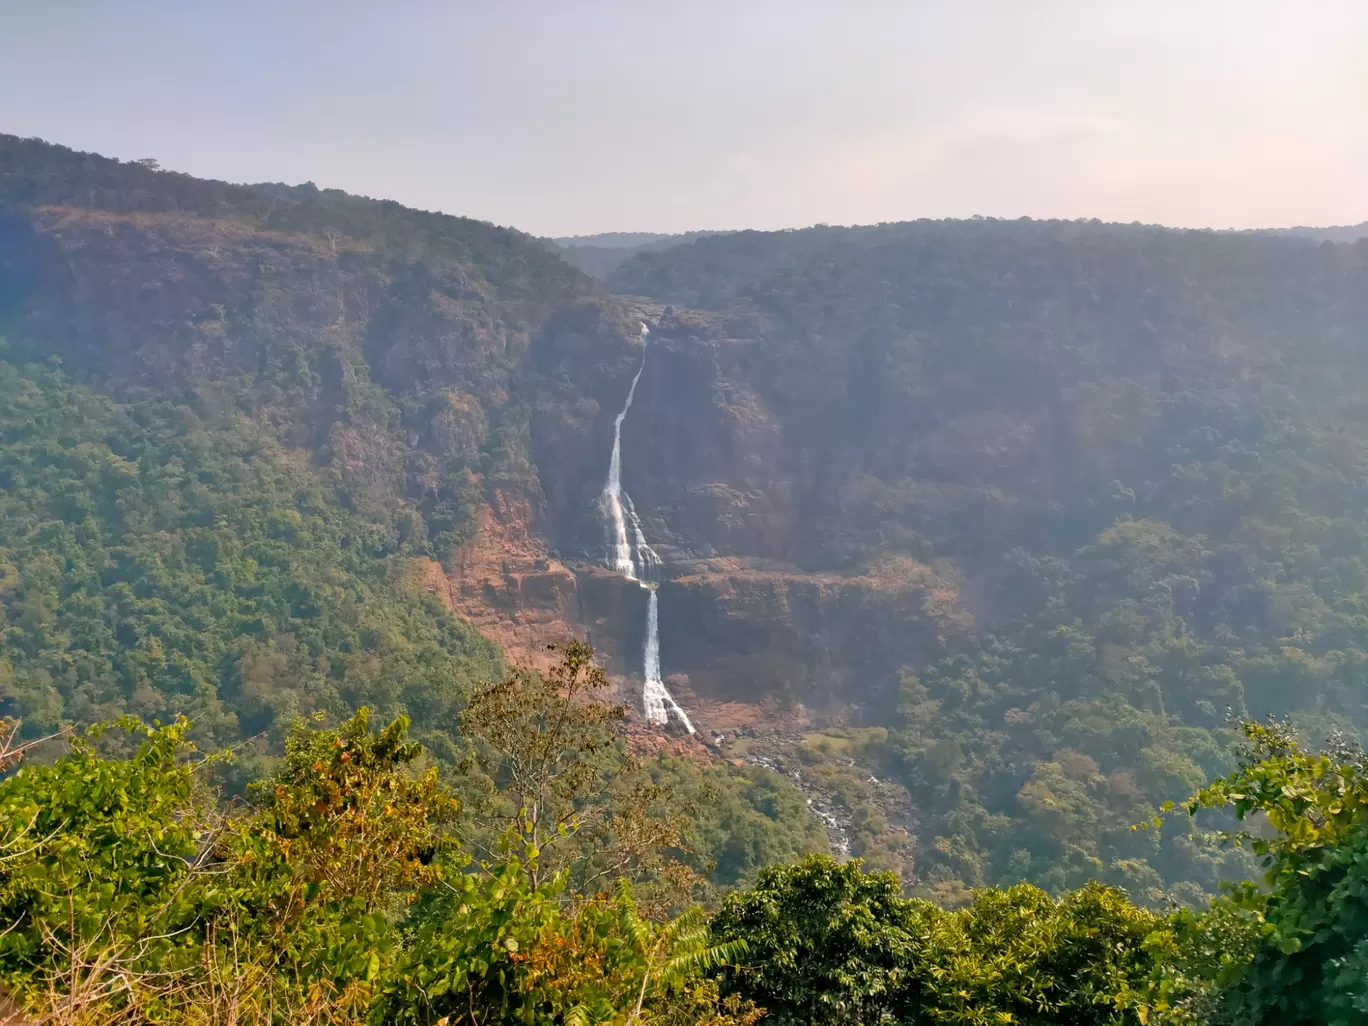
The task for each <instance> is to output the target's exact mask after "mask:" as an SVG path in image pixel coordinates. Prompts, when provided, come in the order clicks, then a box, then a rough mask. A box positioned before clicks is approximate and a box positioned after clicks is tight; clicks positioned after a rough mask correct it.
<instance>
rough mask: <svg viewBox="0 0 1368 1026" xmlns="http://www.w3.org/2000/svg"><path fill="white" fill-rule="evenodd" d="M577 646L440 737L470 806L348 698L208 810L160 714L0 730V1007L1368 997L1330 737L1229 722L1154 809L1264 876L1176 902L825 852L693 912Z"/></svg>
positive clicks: (339, 1012) (430, 1018)
mask: <svg viewBox="0 0 1368 1026" xmlns="http://www.w3.org/2000/svg"><path fill="white" fill-rule="evenodd" d="M590 657H591V653H590V652H589V651H588V650H587V649H585V648H584V647H583V646H579V645H572V646H570V647H569V649H568V650H566V651H565V652H564V653H563V657H562V661H561V663H560V665H559V666H558V667H557V668H556V669H555V670H554V671H553V672H551V673H550V674H549V675H547V676H546V677H542V676H540V675H537V674H528V673H514V674H512V675H510V676H509V677H507V678H505V679H504V680H502V681H500V682H498V683H486V684H483V685H480V686H478V687H477V688H476V689H475V690H474V691H473V692H472V694H471V701H470V705H469V707H468V709H467V712H466V715H465V721H464V723H463V727H464V730H463V733H464V734H465V736H467V737H468V738H469V739H470V740H471V742H472V746H473V752H472V756H473V758H475V759H476V760H477V761H478V762H479V763H480V764H481V765H483V766H484V767H486V768H487V769H489V770H490V771H491V778H490V779H491V781H492V782H493V783H494V785H495V786H494V787H493V789H492V790H491V791H490V792H489V793H487V794H486V795H485V796H484V797H483V798H477V799H475V800H474V801H472V802H471V803H469V804H464V803H462V802H460V801H458V800H457V798H456V796H455V795H454V794H453V793H452V792H451V791H450V790H449V789H448V788H446V787H445V786H443V784H442V782H441V780H440V775H439V772H438V770H437V768H436V767H435V766H431V765H427V766H425V765H424V764H425V762H426V761H427V760H426V758H425V754H424V752H423V749H422V746H421V745H419V744H417V743H416V742H413V741H411V740H410V739H409V738H408V734H407V728H408V724H407V721H406V720H404V719H402V718H401V719H398V720H395V721H394V722H392V723H390V724H389V725H387V726H383V727H379V728H378V729H377V727H376V726H373V725H372V723H371V721H370V717H369V714H368V711H367V710H366V709H362V710H361V711H359V712H358V713H357V714H356V715H355V716H353V717H351V718H350V719H348V720H346V721H345V722H343V723H342V724H340V725H339V726H337V727H335V728H325V727H320V726H315V725H311V724H308V723H306V722H303V721H300V722H299V723H297V724H296V726H295V727H294V728H293V729H292V730H291V732H290V733H289V735H288V739H287V743H286V748H285V752H286V755H285V758H284V761H283V762H282V763H281V764H280V766H279V767H278V769H277V771H276V772H275V774H274V775H272V776H271V777H268V778H266V779H264V780H262V781H261V782H259V783H258V784H256V785H255V786H254V787H253V788H251V789H250V791H249V794H248V797H247V799H246V801H243V802H236V803H231V804H224V803H222V802H220V801H216V800H215V794H214V792H213V791H212V789H211V788H210V787H209V782H210V780H211V779H212V776H213V771H214V767H215V765H216V763H217V761H218V760H217V759H216V758H214V757H209V758H205V757H204V756H202V755H201V754H200V753H199V752H198V751H197V750H196V748H195V746H194V745H193V744H191V743H190V741H189V740H188V735H187V726H188V725H187V724H186V723H185V721H183V720H178V721H176V722H175V723H173V724H170V725H167V726H150V727H149V726H146V725H143V724H142V723H140V722H138V721H137V720H135V719H133V718H125V719H123V720H121V721H119V722H117V723H113V724H105V725H99V726H97V727H95V728H91V729H89V730H87V731H85V732H84V733H82V734H79V735H74V736H67V737H65V738H62V739H57V740H53V741H48V742H41V741H40V742H37V743H34V742H30V743H28V744H20V743H18V742H17V740H16V738H17V731H16V729H15V726H14V725H13V724H10V725H9V733H8V740H7V742H6V743H5V745H4V751H3V755H4V758H5V761H6V764H7V765H9V767H10V769H11V772H10V773H9V775H8V776H7V777H6V779H5V780H4V781H3V782H0V832H2V833H3V837H0V845H2V846H3V848H2V850H3V853H4V854H3V858H2V859H0V916H3V918H4V921H5V923H6V929H5V932H4V935H3V936H0V981H2V982H3V984H4V986H5V988H6V991H7V995H6V1000H7V1001H9V1002H11V1007H12V1008H17V1007H23V1008H26V1009H28V1010H29V1011H30V1014H31V1015H32V1016H33V1018H32V1020H31V1021H34V1022H43V1023H53V1024H57V1023H63V1024H66V1023H92V1024H93V1023H105V1024H108V1023H127V1024H143V1023H148V1024H150V1023H215V1024H218V1023H224V1024H227V1023H243V1024H249V1023H281V1024H284V1023H289V1024H292V1026H300V1024H310V1023H357V1024H359V1023H363V1022H366V1023H374V1024H386V1023H396V1024H397V1023H421V1024H425V1026H436V1024H439V1023H440V1024H446V1026H451V1024H456V1023H462V1024H470V1026H475V1024H477V1023H505V1022H506V1023H623V1024H626V1023H711V1024H714V1026H723V1024H752V1023H754V1022H756V1021H757V1020H761V1021H768V1022H776V1023H793V1024H799V1023H802V1024H824V1023H830V1024H862V1026H863V1024H869V1026H875V1024H887V1023H906V1024H920V1023H927V1024H930V1023H973V1024H982V1026H989V1024H1002V1023H1022V1024H1033V1026H1046V1024H1059V1023H1070V1024H1079V1026H1084V1024H1098V1026H1102V1024H1106V1026H1123V1024H1126V1026H1151V1024H1161V1023H1166V1024H1201V1023H1205V1024H1218V1023H1229V1024H1235V1023H1240V1024H1244V1026H1263V1024H1268V1026H1273V1024H1299V1026H1300V1024H1305V1026H1311V1024H1327V1026H1330V1024H1333V1026H1348V1024H1350V1023H1354V1022H1358V1021H1361V1017H1362V1015H1363V1014H1364V1012H1365V1011H1368V987H1365V986H1364V982H1363V981H1364V978H1365V975H1364V971H1363V970H1364V967H1365V961H1364V960H1365V957H1368V955H1366V953H1365V948H1368V944H1365V940H1364V935H1365V932H1364V923H1365V916H1366V915H1368V907H1365V904H1366V901H1368V899H1365V897H1364V895H1365V893H1368V892H1366V891H1365V887H1364V879H1363V877H1364V866H1365V865H1368V836H1366V835H1365V825H1366V824H1368V782H1366V780H1368V778H1366V777H1365V774H1368V764H1366V763H1365V758H1364V755H1363V753H1362V751H1361V750H1352V749H1349V748H1342V749H1340V750H1337V751H1332V752H1328V753H1326V754H1312V753H1308V752H1304V751H1303V750H1301V749H1300V748H1299V747H1298V746H1297V744H1296V743H1295V741H1293V740H1292V739H1291V737H1290V736H1289V735H1288V734H1287V733H1286V732H1285V730H1283V729H1282V728H1278V727H1271V728H1270V727H1259V726H1248V727H1247V728H1246V735H1247V739H1248V746H1247V748H1246V749H1245V752H1244V755H1243V757H1242V758H1241V761H1240V765H1239V766H1238V767H1237V768H1236V769H1235V770H1234V771H1232V773H1231V774H1229V775H1228V776H1226V777H1224V778H1222V779H1219V780H1216V781H1214V782H1212V783H1211V784H1210V785H1209V786H1207V787H1205V788H1203V789H1200V790H1199V791H1198V792H1197V793H1196V794H1195V795H1193V796H1192V797H1191V798H1190V799H1189V802H1188V804H1187V807H1186V809H1184V810H1175V811H1174V812H1173V813H1171V815H1179V816H1180V815H1184V814H1185V812H1196V811H1197V810H1198V809H1200V808H1206V807H1227V806H1229V807H1232V808H1233V810H1234V812H1235V813H1236V815H1238V816H1239V817H1240V818H1241V819H1250V820H1251V821H1253V820H1256V819H1257V820H1261V821H1263V823H1264V824H1265V825H1264V826H1262V827H1260V828H1259V829H1257V830H1256V832H1255V837H1254V839H1251V838H1250V837H1249V835H1248V834H1242V833H1239V832H1232V833H1230V834H1229V835H1228V840H1229V842H1230V843H1232V844H1236V845H1239V844H1244V845H1246V846H1247V847H1249V848H1250V849H1251V850H1252V852H1253V853H1254V854H1255V855H1257V856H1258V857H1259V858H1260V859H1261V860H1262V863H1263V866H1264V869H1265V872H1264V880H1263V885H1262V886H1256V885H1254V884H1247V885H1244V886H1241V887H1237V888H1234V889H1233V890H1231V891H1230V892H1229V893H1228V894H1227V896H1225V897H1223V898H1221V899H1219V900H1217V901H1216V902H1213V903H1212V904H1211V905H1210V907H1209V908H1207V909H1205V910H1202V911H1198V912H1194V911H1181V912H1173V913H1170V914H1168V915H1161V914H1159V913H1156V912H1152V911H1149V910H1146V909H1144V908H1141V907H1139V906H1136V905H1134V904H1132V903H1131V902H1130V901H1128V900H1127V898H1126V896H1125V895H1124V893H1123V892H1121V891H1118V890H1114V889H1109V888H1107V887H1104V886H1102V885H1099V884H1096V883H1090V884H1087V885H1085V886H1083V887H1082V888H1079V889H1077V890H1073V891H1069V892H1065V893H1061V894H1059V895H1057V896H1051V895H1049V894H1047V893H1046V892H1044V891H1042V890H1040V889H1038V888H1035V887H1033V886H1031V885H1028V884H1019V885H1016V886H1013V887H1010V888H1007V889H1003V890H992V889H986V890H980V891H976V892H975V893H974V895H973V896H972V900H971V901H970V902H969V903H968V904H966V905H964V906H963V907H961V908H958V909H955V910H945V909H943V908H942V907H941V906H938V905H936V904H934V903H931V902H926V901H922V900H919V899H908V898H905V897H903V896H902V894H901V886H900V883H899V881H898V879H897V878H896V877H895V876H893V875H892V874H887V873H866V872H865V871H864V870H863V869H862V868H861V866H860V864H859V862H858V861H855V862H847V863H838V862H836V861H834V860H832V859H831V858H830V857H828V856H809V857H808V858H806V859H804V860H802V861H799V862H797V863H793V864H780V865H775V866H771V867H770V868H768V869H765V870H764V871H762V872H761V874H760V876H759V878H758V879H757V880H756V881H755V882H754V883H753V885H751V886H748V887H743V888H741V889H738V890H735V891H733V892H732V893H730V894H728V895H727V896H726V897H725V898H724V899H722V900H721V901H720V903H717V902H709V905H708V906H707V907H705V906H703V905H699V904H696V903H695V900H694V899H695V898H696V896H697V893H698V892H697V887H698V884H699V878H698V876H697V874H696V873H694V872H692V871H691V870H690V867H689V865H688V861H687V855H686V854H685V847H686V842H685V841H684V839H683V836H682V835H681V834H680V833H679V832H678V830H677V826H676V821H675V820H674V819H673V818H672V816H671V815H670V813H669V812H668V806H669V799H670V795H669V794H668V790H669V789H668V788H666V787H660V786H658V785H647V787H646V788H645V789H644V790H643V789H642V787H641V786H638V785H635V784H632V783H631V782H630V780H629V779H628V778H630V776H631V771H630V765H629V764H630V759H629V758H628V757H627V756H626V753H625V751H624V749H623V746H622V742H621V739H620V737H619V736H618V735H617V734H616V733H615V732H614V730H613V728H612V725H613V722H614V721H615V720H616V719H617V718H619V717H620V716H621V715H622V711H621V710H620V709H619V708H617V707H614V706H611V705H607V704H605V703H603V702H601V701H598V700H597V699H596V698H595V692H596V691H597V689H598V688H599V687H601V686H602V684H603V680H602V673H601V671H598V670H596V668H594V667H593V664H592V662H591V661H590ZM44 745H48V746H51V745H58V746H60V747H59V750H58V751H57V752H55V753H53V752H47V753H43V746H44ZM62 748H64V750H61V749H62ZM35 749H36V750H35ZM43 754H46V755H47V758H46V759H44V758H43ZM54 754H55V755H56V758H55V759H54V758H52V755H54ZM21 760H22V763H23V764H22V765H20V766H18V768H17V769H16V768H15V764H16V763H20V762H21ZM657 810H665V811H657Z"/></svg>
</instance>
